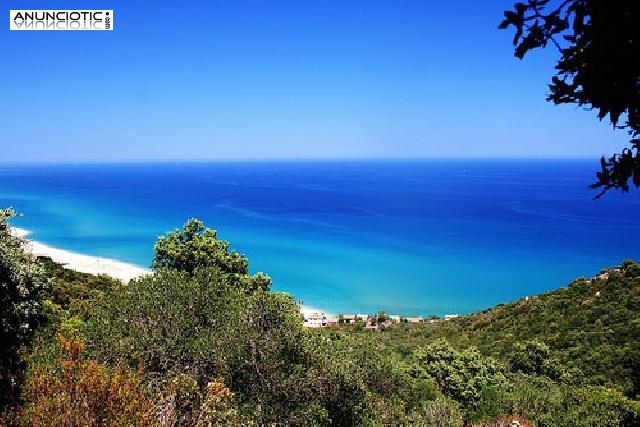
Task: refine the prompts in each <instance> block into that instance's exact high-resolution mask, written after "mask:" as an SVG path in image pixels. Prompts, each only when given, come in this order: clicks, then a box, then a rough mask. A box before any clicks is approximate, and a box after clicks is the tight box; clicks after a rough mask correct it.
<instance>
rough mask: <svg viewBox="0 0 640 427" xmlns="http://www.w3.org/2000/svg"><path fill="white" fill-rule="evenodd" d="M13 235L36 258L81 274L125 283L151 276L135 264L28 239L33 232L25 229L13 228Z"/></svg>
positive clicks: (146, 270)
mask: <svg viewBox="0 0 640 427" xmlns="http://www.w3.org/2000/svg"><path fill="white" fill-rule="evenodd" d="M11 233H12V234H13V235H14V236H17V237H21V238H23V239H24V240H25V241H26V249H27V250H28V251H29V252H31V253H32V254H34V255H35V256H46V257H49V258H51V259H52V260H53V261H55V262H57V263H59V264H62V266H63V267H65V268H68V269H70V270H75V271H78V272H80V273H89V274H94V275H99V274H105V275H107V276H110V277H113V278H114V279H118V280H122V282H124V283H128V282H129V281H130V280H131V279H135V278H137V277H140V276H144V275H145V274H151V270H149V269H145V268H142V267H138V266H137V265H134V264H129V263H126V262H123V261H118V260H115V259H111V258H103V257H98V256H93V255H83V254H79V253H76V252H71V251H68V250H65V249H58V248H55V247H53V246H49V245H46V244H44V243H41V242H38V241H36V240H31V239H29V237H28V236H29V234H31V232H30V231H29V230H25V229H24V228H18V227H11Z"/></svg>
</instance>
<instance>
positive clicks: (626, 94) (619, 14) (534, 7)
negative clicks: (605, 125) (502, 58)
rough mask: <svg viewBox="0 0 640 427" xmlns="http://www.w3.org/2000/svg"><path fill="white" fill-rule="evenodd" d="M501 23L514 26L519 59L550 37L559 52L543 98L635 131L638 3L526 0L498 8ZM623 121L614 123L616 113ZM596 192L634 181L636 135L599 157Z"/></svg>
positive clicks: (639, 144)
mask: <svg viewBox="0 0 640 427" xmlns="http://www.w3.org/2000/svg"><path fill="white" fill-rule="evenodd" d="M504 16H505V19H504V20H503V21H502V23H501V24H500V28H501V29H505V28H508V27H510V26H512V27H514V28H515V36H514V38H513V44H514V46H515V55H516V56H517V57H518V58H520V59H522V58H523V57H524V56H525V54H526V53H527V52H528V51H530V50H532V49H536V48H540V47H546V46H547V44H549V43H552V44H553V45H555V46H556V48H557V49H558V50H559V52H560V59H559V60H558V63H557V64H556V67H555V68H556V70H557V72H556V75H555V76H553V77H552V83H551V84H550V85H549V89H550V91H551V93H550V94H549V96H548V98H547V99H548V100H549V101H552V102H554V103H555V104H566V103H571V104H577V105H578V106H585V107H587V108H592V109H596V110H597V111H598V118H599V119H600V120H602V119H604V118H605V117H607V116H608V117H609V120H610V121H611V124H612V125H613V126H615V127H620V128H625V129H627V130H628V131H629V133H630V134H632V135H633V136H634V137H636V136H638V135H640V59H638V58H640V26H639V25H638V22H640V3H638V2H636V1H617V2H613V3H607V2H602V1H599V0H528V1H527V3H526V4H525V3H516V4H515V5H514V10H512V11H506V12H505V13H504ZM624 115H626V122H625V123H624V124H622V125H620V119H621V116H624ZM601 168H602V170H601V172H598V173H597V177H598V182H597V183H595V184H593V185H592V186H591V187H592V188H601V189H602V192H601V193H599V194H598V195H597V196H596V197H600V196H602V194H604V193H605V192H606V191H607V190H609V189H611V188H616V189H620V190H622V191H623V192H627V191H629V180H631V181H632V183H633V185H635V186H636V187H640V139H637V138H636V139H632V140H631V148H625V149H624V150H623V151H622V153H621V154H614V155H613V156H611V157H610V158H609V160H608V161H607V160H605V158H604V157H602V160H601Z"/></svg>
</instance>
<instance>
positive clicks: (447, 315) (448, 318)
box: [444, 314, 460, 320]
mask: <svg viewBox="0 0 640 427" xmlns="http://www.w3.org/2000/svg"><path fill="white" fill-rule="evenodd" d="M458 317H460V315H459V314H445V315H444V320H451V319H457V318H458Z"/></svg>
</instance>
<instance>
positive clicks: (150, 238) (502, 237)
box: [0, 160, 640, 315]
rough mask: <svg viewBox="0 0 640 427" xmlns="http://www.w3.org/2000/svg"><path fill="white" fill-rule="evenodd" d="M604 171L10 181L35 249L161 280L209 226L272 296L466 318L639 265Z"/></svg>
mask: <svg viewBox="0 0 640 427" xmlns="http://www.w3.org/2000/svg"><path fill="white" fill-rule="evenodd" d="M596 167H597V162H594V161H583V160H570V161H560V160H554V161H533V160H531V161H525V160H518V161H506V160H503V161H484V160H483V161H481V160H475V161H393V162H392V161H386V162H385V161H358V162H347V161H342V162H337V161H336V162H298V163H293V162H264V163H241V162H231V163H206V164H205V163H189V164H168V163H163V164H108V165H44V164H41V165H17V164H13V165H3V166H1V167H0V205H4V206H13V207H14V208H15V209H16V210H18V211H19V212H21V213H22V214H23V216H22V217H20V218H18V219H16V220H15V221H14V224H15V225H16V226H19V227H23V228H26V229H29V230H31V231H32V232H33V234H32V238H34V239H36V240H39V241H42V242H44V243H47V244H50V245H52V246H56V247H60V248H63V249H67V250H72V251H75V252H80V253H86V254H91V255H99V256H103V257H111V258H116V259H120V260H123V261H127V262H131V263H134V264H137V265H140V266H143V267H146V266H148V265H149V263H150V261H151V258H152V254H153V243H154V241H155V239H156V237H157V236H158V235H160V234H163V233H164V232H165V231H167V230H170V229H173V228H176V227H179V226H180V225H182V224H183V223H184V221H185V220H186V219H188V218H191V217H197V218H200V219H202V220H204V221H205V222H206V224H207V225H208V226H210V227H212V228H215V229H217V230H218V231H219V234H220V236H221V237H222V238H225V239H228V240H230V241H231V243H232V246H233V247H234V248H236V249H237V250H238V251H239V252H241V253H243V254H246V255H247V256H248V257H249V260H250V266H251V270H252V271H254V272H255V271H264V272H266V273H267V274H269V275H270V276H271V277H272V278H273V281H274V289H276V290H284V291H287V292H290V293H291V294H293V295H294V296H295V297H296V298H297V299H298V300H300V301H302V302H303V303H304V304H306V305H309V306H312V307H320V308H322V309H325V310H327V311H330V312H334V313H336V312H355V311H357V312H373V311H375V310H379V309H385V310H387V311H388V312H392V313H398V314H403V315H426V314H432V313H435V314H439V315H443V314H445V313H467V312H471V311H475V310H479V309H483V308H486V307H488V306H490V305H493V304H496V303H499V302H507V301H510V300H513V299H516V298H519V297H522V296H525V295H532V294H537V293H541V292H543V291H545V290H550V289H554V288H557V287H559V286H563V285H565V284H567V283H568V282H569V281H570V280H572V279H573V278H575V277H579V276H590V275H593V274H595V273H597V272H598V271H600V269H601V268H603V267H605V266H611V265H615V264H618V263H620V262H621V261H622V260H624V259H625V258H632V259H635V260H638V259H640V246H639V245H638V244H637V242H638V241H640V223H639V222H638V216H637V213H638V212H640V210H639V209H638V208H639V207H640V193H637V192H632V193H630V194H628V195H621V194H618V193H611V194H608V195H607V196H605V197H604V198H603V199H600V200H597V201H594V200H591V197H592V196H593V195H594V193H593V192H592V191H591V190H588V189H587V188H586V185H587V184H588V183H590V182H591V180H592V177H593V172H594V171H595V168H596Z"/></svg>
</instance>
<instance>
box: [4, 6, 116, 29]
mask: <svg viewBox="0 0 640 427" xmlns="http://www.w3.org/2000/svg"><path fill="white" fill-rule="evenodd" d="M10 18H11V23H10V25H11V28H10V29H11V30H113V10H11V11H10Z"/></svg>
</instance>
